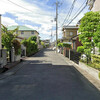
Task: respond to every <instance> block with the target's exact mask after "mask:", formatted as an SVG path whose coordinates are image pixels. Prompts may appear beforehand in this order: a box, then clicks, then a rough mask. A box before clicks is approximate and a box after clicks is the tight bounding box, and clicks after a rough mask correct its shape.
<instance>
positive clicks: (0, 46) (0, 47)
mask: <svg viewBox="0 0 100 100" xmlns="http://www.w3.org/2000/svg"><path fill="white" fill-rule="evenodd" d="M0 49H2V44H1V14H0Z"/></svg>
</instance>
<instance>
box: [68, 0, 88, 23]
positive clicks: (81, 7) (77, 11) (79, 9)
mask: <svg viewBox="0 0 100 100" xmlns="http://www.w3.org/2000/svg"><path fill="white" fill-rule="evenodd" d="M86 1H87V0H85V1H84V2H83V4H82V5H81V6H80V8H79V9H78V10H77V11H76V12H75V14H73V15H74V16H75V15H77V13H78V12H79V10H80V9H81V8H82V7H83V5H84V4H85V3H86ZM74 16H73V17H74ZM73 17H72V18H73ZM72 18H71V20H72ZM69 22H70V20H69Z"/></svg>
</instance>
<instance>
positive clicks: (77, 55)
mask: <svg viewBox="0 0 100 100" xmlns="http://www.w3.org/2000/svg"><path fill="white" fill-rule="evenodd" d="M80 56H81V53H78V52H76V51H73V50H66V57H68V58H69V59H70V60H72V61H74V62H75V63H77V64H79V60H80Z"/></svg>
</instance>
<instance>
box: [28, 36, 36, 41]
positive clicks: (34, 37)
mask: <svg viewBox="0 0 100 100" xmlns="http://www.w3.org/2000/svg"><path fill="white" fill-rule="evenodd" d="M29 40H31V41H35V42H36V41H37V37H36V36H31V37H29Z"/></svg>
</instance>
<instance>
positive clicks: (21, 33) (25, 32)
mask: <svg viewBox="0 0 100 100" xmlns="http://www.w3.org/2000/svg"><path fill="white" fill-rule="evenodd" d="M17 27H18V31H16V33H15V34H18V37H19V39H20V40H21V39H24V38H26V39H28V38H29V37H31V36H36V37H37V43H39V33H38V32H37V31H36V30H34V29H32V28H29V27H27V26H9V27H7V28H8V31H10V30H14V29H16V28H17Z"/></svg>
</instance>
